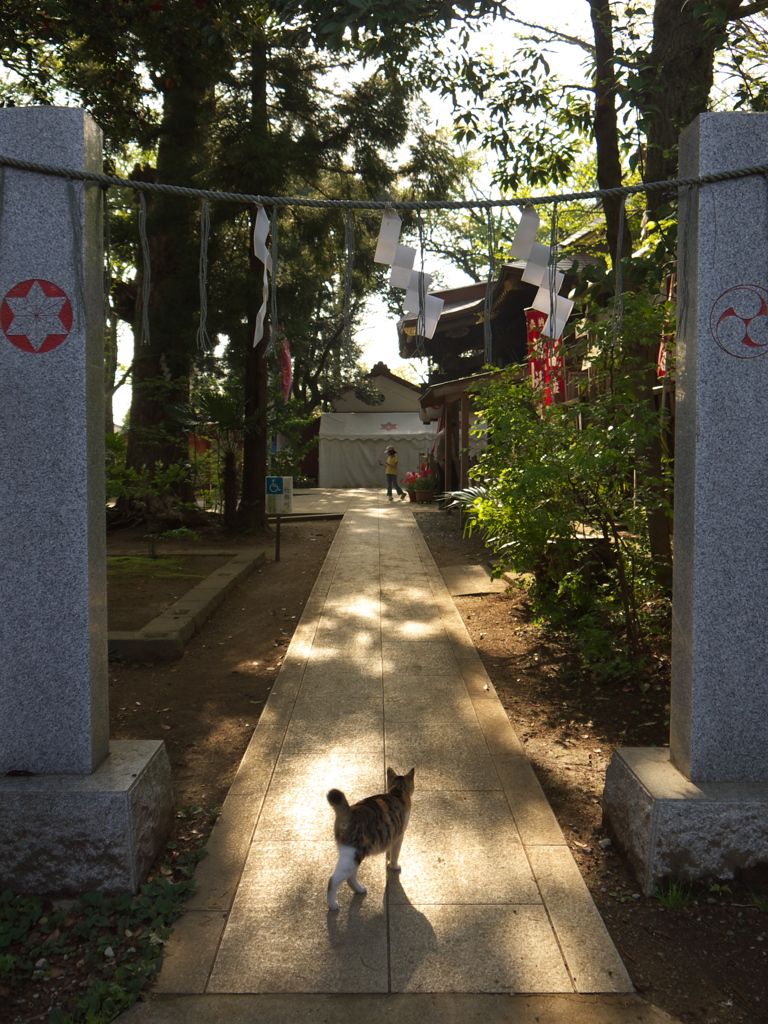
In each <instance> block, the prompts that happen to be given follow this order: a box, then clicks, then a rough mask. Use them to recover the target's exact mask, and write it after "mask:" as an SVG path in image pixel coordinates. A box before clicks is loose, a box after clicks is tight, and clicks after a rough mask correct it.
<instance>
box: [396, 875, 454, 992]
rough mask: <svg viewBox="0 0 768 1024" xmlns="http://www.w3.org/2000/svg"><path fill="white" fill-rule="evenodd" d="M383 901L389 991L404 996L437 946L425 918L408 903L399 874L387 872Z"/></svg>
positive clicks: (409, 901)
mask: <svg viewBox="0 0 768 1024" xmlns="http://www.w3.org/2000/svg"><path fill="white" fill-rule="evenodd" d="M403 870H406V869H405V868H404V869H403ZM406 880H407V879H406ZM384 899H385V901H386V902H387V903H388V905H389V914H388V916H389V948H390V964H391V969H390V973H391V981H390V985H391V990H392V991H393V992H407V991H408V982H409V980H410V978H411V977H412V975H413V974H414V973H415V972H416V970H417V969H418V967H419V965H420V964H421V962H422V961H423V960H424V959H426V958H427V957H434V956H435V954H436V953H437V952H438V950H439V947H440V943H439V942H438V939H437V935H436V934H435V930H434V928H433V927H432V925H431V924H430V922H429V920H428V918H427V917H426V916H425V915H424V914H423V913H422V912H421V911H420V910H418V909H417V908H416V907H414V905H413V904H412V903H411V900H410V897H409V896H408V893H407V892H406V891H405V889H404V888H403V884H402V882H401V880H400V874H399V873H397V872H394V871H390V872H388V877H387V886H386V891H385V894H384Z"/></svg>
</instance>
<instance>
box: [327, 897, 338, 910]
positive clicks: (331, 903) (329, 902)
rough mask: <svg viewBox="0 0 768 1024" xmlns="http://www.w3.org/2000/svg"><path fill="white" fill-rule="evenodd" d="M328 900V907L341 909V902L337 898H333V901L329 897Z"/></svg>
mask: <svg viewBox="0 0 768 1024" xmlns="http://www.w3.org/2000/svg"><path fill="white" fill-rule="evenodd" d="M327 902H328V909H329V910H338V909H339V904H338V903H337V902H336V900H333V902H331V899H330V897H329V898H328V901H327Z"/></svg>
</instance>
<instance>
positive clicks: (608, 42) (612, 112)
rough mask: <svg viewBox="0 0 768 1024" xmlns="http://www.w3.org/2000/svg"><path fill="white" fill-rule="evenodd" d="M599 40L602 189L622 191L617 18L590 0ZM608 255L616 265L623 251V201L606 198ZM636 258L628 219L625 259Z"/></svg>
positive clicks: (597, 128)
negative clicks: (615, 40) (614, 29)
mask: <svg viewBox="0 0 768 1024" xmlns="http://www.w3.org/2000/svg"><path fill="white" fill-rule="evenodd" d="M589 6H590V15H591V17H592V30H593V33H594V37H595V65H596V70H595V82H594V93H595V120H594V132H595V146H596V150H597V184H598V188H620V187H621V185H622V184H623V180H622V173H621V155H620V153H619V129H618V122H617V118H616V70H615V66H614V59H615V55H614V49H613V17H612V15H611V7H610V2H609V0H589ZM603 210H604V212H605V224H606V240H607V243H608V252H609V253H610V256H611V259H612V260H613V262H614V264H615V262H616V257H617V253H618V251H619V229H620V226H621V225H620V220H621V199H620V198H619V197H608V196H606V197H605V198H604V199H603ZM631 255H632V235H631V232H630V229H629V223H628V221H627V220H626V218H625V219H624V227H623V230H622V232H621V257H622V258H624V257H626V256H631Z"/></svg>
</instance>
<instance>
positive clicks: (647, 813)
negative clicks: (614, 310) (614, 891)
mask: <svg viewBox="0 0 768 1024" xmlns="http://www.w3.org/2000/svg"><path fill="white" fill-rule="evenodd" d="M759 164H768V114H752V113H711V114H702V115H701V116H700V117H698V118H697V119H696V121H695V122H694V123H693V124H692V125H690V126H689V127H688V128H687V129H686V131H685V132H684V133H683V135H682V136H681V139H680V176H681V177H695V176H698V175H704V174H709V173H713V172H719V171H725V170H735V169H738V168H742V167H749V166H754V165H759ZM679 221H680V236H679V263H678V294H679V298H678V333H677V359H676V363H677V370H676V377H677V381H676V442H675V569H674V597H673V638H672V704H671V719H670V726H671V736H670V747H669V749H668V750H667V749H663V750H658V749H655V750H644V749H640V748H637V749H633V748H627V749H623V750H617V751H616V752H615V754H614V758H613V760H612V762H611V765H610V767H609V769H608V773H607V776H606V788H605V795H604V812H605V816H606V819H607V821H608V823H609V825H610V827H611V829H612V831H613V832H614V834H615V835H616V838H617V839H618V841H619V843H620V845H622V846H623V847H624V848H625V850H626V851H627V853H628V855H629V857H630V859H631V860H632V862H633V865H634V867H635V869H636V871H637V873H638V875H639V877H640V880H641V882H642V883H643V887H644V889H645V891H646V893H650V892H652V891H653V890H654V889H655V888H656V886H657V885H658V882H659V881H660V880H661V879H663V878H665V877H670V876H675V877H681V876H682V877H685V876H691V877H696V876H713V877H721V878H728V877H732V876H733V874H734V872H735V871H736V870H737V869H738V868H740V867H749V866H751V865H753V864H756V863H758V862H760V861H768V629H766V608H768V531H767V530H766V509H768V429H767V428H766V423H767V422H768V244H767V243H766V238H768V186H767V185H766V179H765V178H764V177H763V176H761V175H756V176H753V177H749V178H740V179H736V180H734V181H729V182H720V183H716V184H711V185H704V186H699V187H694V188H691V189H683V190H682V193H681V196H680V211H679Z"/></svg>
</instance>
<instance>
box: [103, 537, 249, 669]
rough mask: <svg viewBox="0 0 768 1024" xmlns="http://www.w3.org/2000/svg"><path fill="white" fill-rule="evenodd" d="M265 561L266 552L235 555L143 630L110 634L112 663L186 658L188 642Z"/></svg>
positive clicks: (244, 552) (243, 552) (245, 552)
mask: <svg viewBox="0 0 768 1024" xmlns="http://www.w3.org/2000/svg"><path fill="white" fill-rule="evenodd" d="M181 553H182V552H179V554H181ZM194 553H195V554H200V553H201V552H194ZM265 558H266V553H265V551H264V549H263V548H259V549H253V548H251V549H250V550H248V551H242V552H240V553H239V554H236V555H233V556H232V557H231V558H230V560H229V561H228V562H227V563H226V565H223V566H222V567H221V568H220V569H217V570H216V571H215V572H212V573H211V575H210V576H206V578H205V579H204V580H203V581H202V583H198V585H197V586H196V587H193V588H192V589H191V590H189V591H187V593H186V594H184V596H183V597H181V598H179V600H178V601H176V602H175V603H174V604H172V605H171V606H170V607H169V608H166V610H165V611H164V612H163V613H162V614H161V615H158V616H157V618H155V619H152V621H151V622H150V623H149V624H148V625H146V626H145V627H144V628H143V629H140V630H137V631H134V632H131V631H127V630H126V631H117V632H114V633H110V634H109V637H108V644H109V658H110V660H115V659H123V660H125V661H176V660H177V659H178V658H180V657H181V656H182V655H183V653H184V647H185V645H186V644H187V642H188V641H189V639H190V638H191V637H193V636H194V635H195V633H197V632H198V631H199V630H200V629H201V627H202V626H203V624H204V623H205V622H207V621H208V619H209V618H210V617H211V615H213V613H214V612H215V611H216V609H217V608H218V607H219V605H221V604H222V603H223V601H224V599H225V597H227V595H228V594H229V592H230V591H231V590H232V588H233V587H236V586H237V584H238V583H242V581H243V580H245V579H247V577H248V576H250V574H251V573H252V572H253V570H254V569H255V568H256V566H257V565H260V564H261V563H262V562H264V560H265Z"/></svg>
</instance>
